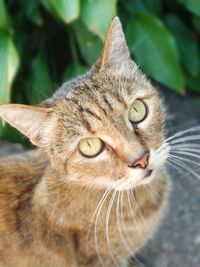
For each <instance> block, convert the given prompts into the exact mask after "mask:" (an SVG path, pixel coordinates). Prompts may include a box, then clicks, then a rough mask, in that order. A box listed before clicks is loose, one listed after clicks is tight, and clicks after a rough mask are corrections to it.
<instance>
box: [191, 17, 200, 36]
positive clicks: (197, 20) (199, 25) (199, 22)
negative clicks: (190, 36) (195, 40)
mask: <svg viewBox="0 0 200 267" xmlns="http://www.w3.org/2000/svg"><path fill="white" fill-rule="evenodd" d="M192 24H193V26H194V28H195V30H196V31H197V32H198V33H200V17H198V16H193V17H192Z"/></svg>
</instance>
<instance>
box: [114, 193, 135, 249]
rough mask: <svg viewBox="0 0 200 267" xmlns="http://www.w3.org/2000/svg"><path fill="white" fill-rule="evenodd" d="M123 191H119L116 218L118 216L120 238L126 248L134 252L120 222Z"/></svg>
mask: <svg viewBox="0 0 200 267" xmlns="http://www.w3.org/2000/svg"><path fill="white" fill-rule="evenodd" d="M121 193H122V192H121V191H119V194H118V198H117V206H116V218H117V228H118V231H119V234H120V238H121V240H122V242H123V244H124V246H125V248H126V250H127V251H128V252H129V253H132V251H131V250H130V248H129V245H128V244H127V242H126V240H125V239H124V236H123V233H122V229H121V222H120V216H119V215H120V209H121V207H120V205H121Z"/></svg>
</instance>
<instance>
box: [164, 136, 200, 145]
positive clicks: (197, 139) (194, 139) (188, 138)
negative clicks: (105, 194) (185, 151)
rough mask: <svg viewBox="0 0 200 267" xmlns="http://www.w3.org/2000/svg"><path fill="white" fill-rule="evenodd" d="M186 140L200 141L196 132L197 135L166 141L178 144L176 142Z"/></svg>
mask: <svg viewBox="0 0 200 267" xmlns="http://www.w3.org/2000/svg"><path fill="white" fill-rule="evenodd" d="M188 141H199V142H200V135H199V134H198V135H190V136H184V137H181V138H177V139H175V140H172V141H171V142H168V143H169V144H170V145H172V144H178V143H183V142H188Z"/></svg>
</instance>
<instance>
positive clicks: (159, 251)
mask: <svg viewBox="0 0 200 267" xmlns="http://www.w3.org/2000/svg"><path fill="white" fill-rule="evenodd" d="M163 93H164V95H165V103H166V104H167V107H168V113H169V115H168V123H167V125H168V128H169V130H170V133H169V135H170V134H172V133H175V132H176V131H179V130H183V129H187V128H189V127H191V126H194V125H200V97H197V96H187V97H181V96H177V95H176V94H174V93H172V92H169V91H166V90H165V91H163ZM199 134H200V131H199ZM197 163H198V164H199V166H197V169H196V171H197V172H198V173H199V178H200V160H197ZM169 172H170V174H171V177H172V181H173V190H172V193H171V198H170V205H169V208H168V212H167V214H166V216H165V218H164V221H163V223H162V225H161V227H160V228H159V230H158V231H157V233H156V235H155V237H154V239H153V240H152V241H150V242H149V243H148V245H147V246H146V247H145V249H144V251H143V252H142V255H143V257H144V259H145V260H146V261H147V263H148V266H149V267H200V180H197V179H196V178H194V177H192V176H191V175H187V174H186V173H185V174H184V175H183V174H182V172H180V171H176V170H173V169H172V168H171V167H170V168H169Z"/></svg>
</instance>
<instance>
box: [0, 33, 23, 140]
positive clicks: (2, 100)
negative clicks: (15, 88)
mask: <svg viewBox="0 0 200 267" xmlns="http://www.w3.org/2000/svg"><path fill="white" fill-rule="evenodd" d="M18 67H19V56H18V53H17V50H16V48H15V45H14V43H13V40H12V38H11V36H10V35H9V34H7V33H2V32H0V104H7V103H9V102H10V98H11V87H12V83H13V79H14V77H15V74H16V72H17V70H18ZM7 128H8V126H7V124H5V125H3V124H2V123H0V137H5V136H7V135H8V131H7ZM13 138H14V136H13Z"/></svg>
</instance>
